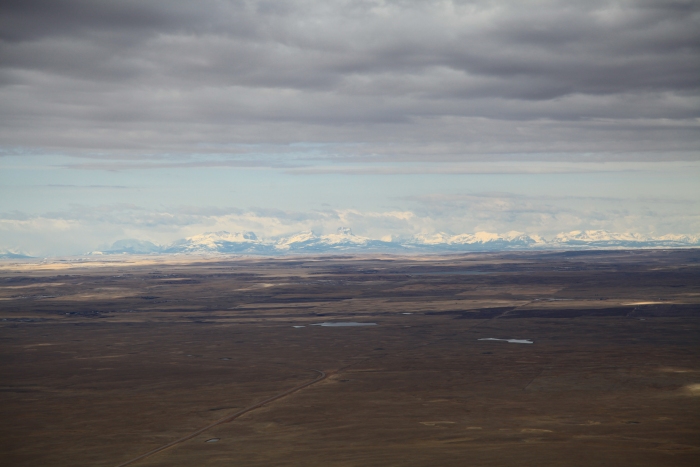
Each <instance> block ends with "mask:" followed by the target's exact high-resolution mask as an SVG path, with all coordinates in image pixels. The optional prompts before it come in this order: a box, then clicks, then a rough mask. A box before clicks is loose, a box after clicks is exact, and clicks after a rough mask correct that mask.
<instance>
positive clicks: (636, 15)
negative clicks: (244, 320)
mask: <svg viewBox="0 0 700 467" xmlns="http://www.w3.org/2000/svg"><path fill="white" fill-rule="evenodd" d="M1 8H2V14H1V15H0V40H1V42H0V64H1V65H0V109H2V110H1V111H0V125H1V127H2V129H0V143H1V144H2V145H3V146H5V147H6V148H12V147H33V148H37V149H57V150H60V151H62V152H64V153H68V154H71V153H77V152H82V151H92V152H95V151H98V152H99V151H105V152H108V153H110V154H112V157H120V156H121V155H125V154H133V153H137V154H140V153H145V154H175V153H187V152H195V153H209V152H216V153H231V154H236V153H238V154H240V153H241V152H244V153H246V152H247V153H248V154H252V153H256V150H255V149H254V148H253V149H251V148H249V147H248V146H245V145H251V144H253V145H255V144H263V143H266V144H267V143H269V144H273V145H274V144H277V145H282V146H281V147H279V146H278V147H272V148H267V149H264V150H261V152H263V153H265V152H267V153H276V152H294V151H299V152H304V151H306V152H307V153H309V151H310V150H309V149H308V148H307V149H303V150H301V149H298V148H297V149H294V148H289V147H284V145H287V144H291V143H296V142H313V143H326V144H329V146H328V147H326V148H325V150H326V153H327V154H328V155H329V156H335V157H348V158H352V157H354V156H362V155H375V156H377V155H378V156H382V155H384V156H391V157H393V158H398V159H401V160H405V159H412V158H413V159H418V160H421V159H425V158H426V157H427V156H428V155H432V156H434V157H442V158H452V159H454V158H457V159H460V158H464V157H465V155H466V154H493V153H543V152H562V153H585V152H588V153H591V152H592V153H604V152H622V153H635V154H639V153H641V152H649V151H651V152H655V153H657V154H658V158H659V159H664V158H667V157H676V158H678V157H679V156H671V155H670V153H673V152H676V153H682V154H684V155H683V156H682V157H681V158H696V157H697V151H698V149H700V144H699V141H698V140H699V139H698V137H697V135H698V122H697V118H698V117H699V116H700V111H699V109H700V96H699V92H698V91H699V86H698V83H699V80H698V76H700V33H698V31H700V4H698V3H697V2H694V1H669V0H663V1H638V2H631V1H589V2H570V1H545V2H522V1H517V2H516V1H514V2H489V1H475V2H468V1H465V2H459V1H454V2H448V1H439V2H411V1H394V2H391V1H386V2H385V1H352V2H351V1H346V2H344V1H335V2H332V1H331V2H317V1H316V2H311V1H308V2H305V1H284V2H265V1H257V2H256V1H223V0H220V1H206V0H202V1H197V2H182V1H169V2H161V1H109V2H107V1H105V2H96V1H71V0H53V1H21V2H3V6H2V7H1ZM348 143H361V144H359V145H357V146H352V147H349V146H347V144H348ZM221 145H227V149H223V150H222V147H221ZM311 152H313V151H311ZM316 152H317V153H318V150H317V151H316ZM319 157H320V156H319ZM197 163H201V162H197ZM217 163H218V162H217ZM131 164H133V162H131ZM137 164H138V162H137ZM184 166H186V165H183V167H184Z"/></svg>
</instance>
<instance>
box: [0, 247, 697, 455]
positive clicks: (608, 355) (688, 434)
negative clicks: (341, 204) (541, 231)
mask: <svg viewBox="0 0 700 467" xmlns="http://www.w3.org/2000/svg"><path fill="white" fill-rule="evenodd" d="M351 322H354V323H365V324H368V323H374V324H372V325H370V324H368V325H365V326H321V325H319V324H323V323H334V324H338V323H351ZM485 339H517V340H519V341H522V342H521V343H518V342H508V341H507V340H485ZM527 342H532V343H527ZM322 375H325V377H322ZM312 381H316V382H314V383H313V384H310V385H308V386H305V387H303V388H300V389H299V390H297V391H295V392H291V393H289V394H286V395H285V394H284V393H285V392H287V391H289V390H290V389H292V388H295V387H298V386H300V385H303V384H305V383H307V382H312ZM276 395H282V397H279V398H277V399H275V400H272V401H270V402H268V403H266V404H264V405H262V406H260V407H254V406H255V405H256V404H258V403H260V402H261V401H264V400H266V399H268V398H273V397H274V396H276ZM246 408H252V409H251V410H249V411H247V412H246V413H243V414H241V415H240V416H237V417H236V418H235V419H233V420H230V421H226V419H227V418H232V417H233V416H234V415H235V414H236V413H238V412H240V411H243V410H244V409H246ZM0 420H2V423H0V459H1V460H0V463H1V464H2V465H8V466H59V467H60V466H74V467H77V466H106V467H107V466H109V467H115V466H118V465H126V463H128V462H129V461H130V460H133V459H136V458H138V457H139V456H140V455H142V454H144V453H147V452H149V451H152V450H154V449H157V448H158V447H160V446H164V445H167V444H168V443H171V442H173V441H175V440H178V439H181V438H183V437H187V436H188V435H190V434H192V433H196V432H197V431H198V430H200V429H201V428H203V427H206V426H208V425H211V424H213V423H214V422H216V421H222V420H223V422H222V423H220V424H218V425H216V426H213V427H211V428H209V429H207V430H204V431H203V432H200V433H198V434H196V435H194V436H192V437H191V438H190V439H187V440H185V441H183V442H180V443H177V444H175V445H173V446H171V447H169V448H168V449H165V450H162V451H160V452H157V453H154V454H153V455H150V456H148V457H145V458H142V459H139V460H136V461H134V462H133V463H131V464H128V465H134V466H144V467H145V466H216V467H218V466H232V465H236V466H314V465H324V466H394V465H395V466H464V465H470V466H481V465H483V466H501V465H526V466H530V465H532V466H538V467H543V466H563V465H566V466H591V465H601V466H602V465H609V466H666V465H668V466H686V465H687V466H696V465H700V251H698V250H667V251H662V250H647V251H591V252H540V253H498V254H497V253H491V254H486V253H484V254H476V253H474V254H464V255H450V256H414V257H401V256H315V257H284V258H276V259H275V258H232V257H230V258H225V257H214V258H193V257H186V256H177V257H157V256H156V257H129V256H123V257H122V256H120V257H106V258H103V259H102V260H98V259H93V260H89V261H77V260H64V261H60V260H54V261H50V262H39V261H24V262H20V261H5V262H3V263H0Z"/></svg>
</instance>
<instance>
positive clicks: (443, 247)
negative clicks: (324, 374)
mask: <svg viewBox="0 0 700 467" xmlns="http://www.w3.org/2000/svg"><path fill="white" fill-rule="evenodd" d="M682 247H686V248H687V247H700V238H698V237H697V236H690V235H663V236H659V237H653V236H644V235H640V234H635V233H611V232H606V231H603V230H586V231H573V232H568V233H560V234H558V235H556V236H555V237H553V238H551V239H550V240H546V239H544V238H542V237H540V236H537V235H527V234H525V233H522V232H515V231H512V232H508V233H505V234H496V233H489V232H477V233H474V234H459V235H450V234H447V233H436V234H431V235H416V236H414V237H411V238H406V239H397V240H392V241H386V240H376V239H372V238H368V237H362V236H358V235H354V234H353V233H352V231H351V230H350V229H349V228H347V227H340V228H339V229H338V231H337V232H336V233H334V234H328V235H317V234H314V233H313V232H301V233H298V234H294V235H291V236H289V237H283V238H259V237H258V236H257V235H255V233H253V232H233V233H230V232H226V231H220V232H207V233H204V234H201V235H194V236H192V237H187V238H185V239H182V240H178V241H176V242H174V243H172V244H170V245H156V244H154V243H151V242H148V241H143V240H131V239H130V240H120V241H118V242H115V243H114V244H112V246H111V247H109V248H106V249H104V250H102V251H95V252H92V253H91V254H231V253H233V254H245V255H249V254H258V255H279V254H291V253H330V252H348V253H361V252H387V253H401V252H441V251H442V252H457V251H503V250H533V249H610V248H612V249H622V248H682Z"/></svg>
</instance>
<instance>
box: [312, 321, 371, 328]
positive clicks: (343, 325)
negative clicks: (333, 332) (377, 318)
mask: <svg viewBox="0 0 700 467" xmlns="http://www.w3.org/2000/svg"><path fill="white" fill-rule="evenodd" d="M376 325H377V323H357V322H355V321H346V322H337V323H333V322H330V323H329V322H326V323H316V324H312V326H324V327H350V326H376Z"/></svg>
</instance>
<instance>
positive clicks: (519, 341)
mask: <svg viewBox="0 0 700 467" xmlns="http://www.w3.org/2000/svg"><path fill="white" fill-rule="evenodd" d="M477 340H480V341H505V342H508V343H510V344H534V343H535V342H534V341H531V340H530V339H496V338H495V337H484V338H482V339H477Z"/></svg>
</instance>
